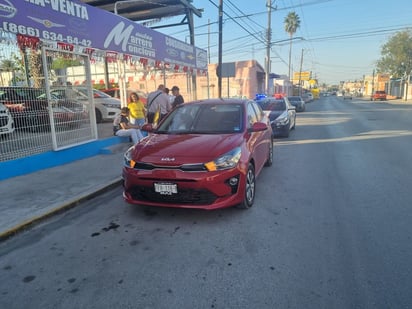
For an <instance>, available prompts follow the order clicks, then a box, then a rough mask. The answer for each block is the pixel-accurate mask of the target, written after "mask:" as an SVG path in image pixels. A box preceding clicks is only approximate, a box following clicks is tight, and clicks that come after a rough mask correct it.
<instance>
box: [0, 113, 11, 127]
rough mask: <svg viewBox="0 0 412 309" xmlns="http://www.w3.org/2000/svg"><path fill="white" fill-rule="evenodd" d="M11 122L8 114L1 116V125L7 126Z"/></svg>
mask: <svg viewBox="0 0 412 309" xmlns="http://www.w3.org/2000/svg"><path fill="white" fill-rule="evenodd" d="M8 122H9V117H8V116H3V115H1V116H0V127H5V126H6V125H7V124H8Z"/></svg>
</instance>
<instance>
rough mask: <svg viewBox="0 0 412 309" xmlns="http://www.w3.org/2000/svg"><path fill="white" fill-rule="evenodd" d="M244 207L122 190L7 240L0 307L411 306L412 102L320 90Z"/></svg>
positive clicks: (0, 269)
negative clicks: (172, 202) (176, 201)
mask: <svg viewBox="0 0 412 309" xmlns="http://www.w3.org/2000/svg"><path fill="white" fill-rule="evenodd" d="M306 110H307V111H306V112H304V113H299V114H298V117H297V125H296V130H295V131H293V132H292V133H291V135H290V137H289V138H287V139H277V140H276V147H275V162H274V164H273V166H272V167H269V168H266V169H265V170H264V171H263V174H261V175H260V177H259V179H258V183H257V185H258V187H257V190H258V192H257V197H256V202H255V205H254V206H253V207H252V208H251V209H249V210H246V211H242V210H239V209H235V208H231V209H225V210H218V211H211V212H205V211H196V210H179V209H178V210H176V209H153V208H139V207H135V206H129V205H127V204H125V203H124V202H123V200H122V197H121V188H117V189H114V190H112V191H110V192H107V193H106V194H104V195H102V196H99V197H97V198H95V199H93V200H91V201H89V202H87V203H84V204H81V205H79V206H78V207H76V208H74V209H72V210H70V211H69V212H67V213H65V214H62V215H59V216H56V217H54V218H52V219H50V220H48V221H46V222H44V223H43V224H41V225H39V226H37V227H35V228H34V229H32V230H29V231H27V232H25V233H23V234H20V235H17V236H16V237H13V238H12V239H10V240H8V241H6V242H4V243H1V244H0V277H1V278H2V280H1V283H0V307H1V308H374V309H375V308H410V307H411V306H412V294H411V293H410V291H411V290H412V274H411V271H412V267H411V265H412V264H411V261H412V245H411V235H412V225H411V224H410V223H411V219H412V215H411V206H410V205H411V204H412V203H411V198H410V194H409V192H410V188H411V186H412V177H410V171H409V167H410V166H411V163H412V162H411V161H412V154H411V151H410V145H411V142H412V140H411V139H412V138H411V134H412V128H411V126H412V125H411V122H410V119H411V117H412V106H409V105H402V104H399V105H394V104H388V103H380V102H379V103H372V102H370V101H360V100H356V99H354V100H352V101H348V100H346V101H343V100H342V99H340V98H337V97H326V98H321V99H320V100H318V101H315V102H313V103H310V104H308V105H307V109H306Z"/></svg>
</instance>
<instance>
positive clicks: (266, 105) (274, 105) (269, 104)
mask: <svg viewBox="0 0 412 309" xmlns="http://www.w3.org/2000/svg"><path fill="white" fill-rule="evenodd" d="M258 104H259V105H260V106H261V107H262V109H263V110H264V111H283V110H285V109H286V103H285V101H284V100H263V101H259V102H258Z"/></svg>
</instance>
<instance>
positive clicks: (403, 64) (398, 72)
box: [376, 30, 412, 77]
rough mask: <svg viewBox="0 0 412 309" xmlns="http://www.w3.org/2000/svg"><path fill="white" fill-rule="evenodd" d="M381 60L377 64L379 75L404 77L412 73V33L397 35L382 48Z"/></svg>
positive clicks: (407, 31) (406, 32) (401, 32)
mask: <svg viewBox="0 0 412 309" xmlns="http://www.w3.org/2000/svg"><path fill="white" fill-rule="evenodd" d="M381 56H382V57H381V59H379V60H378V61H377V62H376V69H377V71H378V73H389V74H390V75H392V76H394V77H402V76H404V75H405V74H410V73H411V71H412V31H411V30H404V31H400V32H397V33H395V34H394V35H393V36H391V37H390V38H389V40H388V41H387V42H386V43H385V44H384V45H383V46H382V48H381Z"/></svg>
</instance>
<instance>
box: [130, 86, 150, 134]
mask: <svg viewBox="0 0 412 309" xmlns="http://www.w3.org/2000/svg"><path fill="white" fill-rule="evenodd" d="M127 107H128V108H129V110H130V114H129V115H130V116H129V120H130V123H131V124H133V125H134V124H136V125H138V126H139V127H140V128H141V127H142V126H143V125H144V124H145V122H146V108H145V107H144V104H143V102H142V101H140V98H139V95H138V94H137V93H136V92H132V93H130V96H129V103H128V105H127ZM145 133H146V132H145V131H142V134H143V136H146V134H145Z"/></svg>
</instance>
